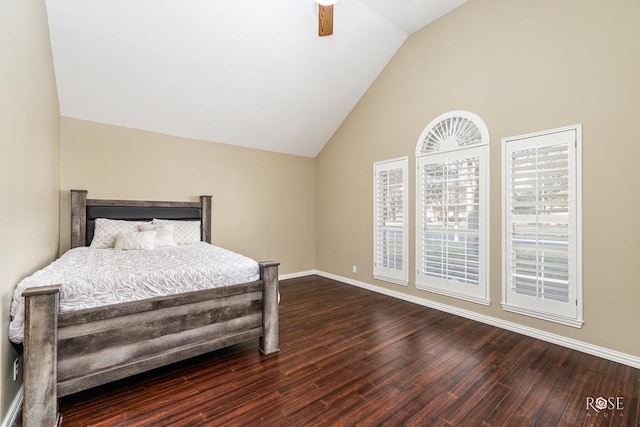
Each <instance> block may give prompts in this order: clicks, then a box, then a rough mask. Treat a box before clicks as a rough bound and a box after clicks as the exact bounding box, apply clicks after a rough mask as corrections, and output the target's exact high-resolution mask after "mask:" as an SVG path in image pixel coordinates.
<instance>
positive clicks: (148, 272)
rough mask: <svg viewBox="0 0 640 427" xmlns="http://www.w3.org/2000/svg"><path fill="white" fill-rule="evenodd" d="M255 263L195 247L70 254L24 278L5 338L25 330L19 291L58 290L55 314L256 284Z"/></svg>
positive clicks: (78, 250)
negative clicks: (57, 309) (51, 288)
mask: <svg viewBox="0 0 640 427" xmlns="http://www.w3.org/2000/svg"><path fill="white" fill-rule="evenodd" d="M258 278H259V269H258V263H257V262H256V261H254V260H252V259H251V258H247V257H245V256H243V255H239V254H237V253H234V252H231V251H229V250H226V249H223V248H219V247H217V246H213V245H210V244H208V243H204V242H200V243H197V244H194V245H185V246H176V247H168V248H161V249H155V250H131V251H122V250H115V249H89V248H86V247H82V248H75V249H71V250H69V251H68V252H66V253H65V254H64V255H63V256H61V257H60V258H59V259H57V260H56V261H54V262H53V263H51V264H49V265H48V266H47V267H45V268H43V269H42V270H38V271H37V272H35V273H34V274H33V275H31V276H29V277H27V278H25V279H23V280H22V281H21V282H20V283H19V284H18V286H17V287H16V289H15V291H14V294H13V301H12V303H11V315H12V321H11V323H10V325H9V338H10V339H11V341H13V342H16V343H20V342H22V340H23V330H24V298H22V291H24V290H25V289H26V288H28V287H32V286H49V285H61V289H60V308H59V312H60V313H65V312H68V311H73V310H78V309H83V308H91V307H99V306H105V305H109V304H116V303H122V302H127V301H137V300H142V299H146V298H153V297H158V296H165V295H173V294H179V293H183V292H190V291H198V290H202V289H208V288H214V287H221V286H228V285H235V284H239V283H245V282H251V281H254V280H258Z"/></svg>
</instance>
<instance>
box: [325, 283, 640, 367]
mask: <svg viewBox="0 0 640 427" xmlns="http://www.w3.org/2000/svg"><path fill="white" fill-rule="evenodd" d="M313 274H317V275H318V276H322V277H326V278H328V279H333V280H337V281H339V282H343V283H346V284H348V285H353V286H357V287H360V288H364V289H368V290H370V291H373V292H378V293H380V294H384V295H388V296H390V297H393V298H398V299H401V300H404V301H408V302H412V303H414V304H419V305H422V306H425V307H429V308H433V309H436V310H440V311H444V312H446V313H450V314H454V315H456V316H461V317H465V318H467V319H471V320H475V321H477V322H481V323H486V324H487V325H491V326H496V327H498V328H502V329H506V330H508V331H512V332H516V333H519V334H522V335H526V336H528V337H532V338H537V339H539V340H542V341H546V342H550V343H552V344H558V345H560V346H563V347H567V348H570V349H573V350H577V351H580V352H583V353H587V354H591V355H592V356H597V357H602V358H603V359H607V360H611V361H613V362H618V363H622V364H623V365H627V366H631V367H633V368H636V369H640V357H638V356H633V355H631V354H626V353H622V352H619V351H616V350H611V349H608V348H605V347H600V346H597V345H594V344H589V343H586V342H584V341H578V340H575V339H573V338H567V337H564V336H562V335H557V334H552V333H550V332H546V331H542V330H540V329H535V328H531V327H529V326H524V325H521V324H519V323H514V322H509V321H507V320H503V319H498V318H497V317H492V316H487V315H484V314H480V313H476V312H474V311H470V310H465V309H462V308H458V307H454V306H451V305H448V304H442V303H439V302H435V301H431V300H429V299H426V298H421V297H417V296H414V295H409V294H405V293H404V292H398V291H394V290H391V289H387V288H383V287H380V286H376V285H372V284H370V283H365V282H361V281H359V280H354V279H349V278H348V277H342V276H338V275H336V274H331V273H327V272H324V271H314V272H313Z"/></svg>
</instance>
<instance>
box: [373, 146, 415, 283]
mask: <svg viewBox="0 0 640 427" xmlns="http://www.w3.org/2000/svg"><path fill="white" fill-rule="evenodd" d="M407 173H408V158H406V157H404V158H402V159H395V160H389V161H384V162H378V163H375V164H374V179H373V187H374V206H373V227H374V230H373V233H374V245H373V251H374V254H373V256H374V267H373V275H374V277H375V278H376V279H379V280H385V281H390V282H393V283H398V284H402V285H406V284H407V283H408V272H409V268H408V265H407V252H408V245H407V228H408V218H407V209H408V189H407Z"/></svg>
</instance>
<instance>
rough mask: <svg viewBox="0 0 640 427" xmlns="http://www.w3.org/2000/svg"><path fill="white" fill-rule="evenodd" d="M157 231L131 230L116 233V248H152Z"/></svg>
mask: <svg viewBox="0 0 640 427" xmlns="http://www.w3.org/2000/svg"><path fill="white" fill-rule="evenodd" d="M157 234H158V232H157V231H132V232H130V233H118V235H117V236H116V244H115V248H116V249H123V250H130V249H144V250H152V249H153V248H154V247H155V241H156V235H157Z"/></svg>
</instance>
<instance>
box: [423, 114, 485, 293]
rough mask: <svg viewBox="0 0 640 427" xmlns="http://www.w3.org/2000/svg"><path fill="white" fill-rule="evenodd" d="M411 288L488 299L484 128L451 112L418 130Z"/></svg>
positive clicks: (476, 119)
mask: <svg viewBox="0 0 640 427" xmlns="http://www.w3.org/2000/svg"><path fill="white" fill-rule="evenodd" d="M416 156H417V167H418V172H417V205H418V206H417V209H418V215H417V226H416V230H417V236H416V257H417V259H416V287H417V288H418V289H422V290H426V291H430V292H436V293H440V294H444V295H447V296H452V297H456V298H461V299H465V300H468V301H473V302H477V303H480V304H485V305H488V304H489V280H488V278H489V265H488V260H489V235H488V227H489V210H488V206H489V188H488V177H489V175H488V174H489V133H488V131H487V128H486V126H485V125H484V122H483V121H482V120H481V119H480V118H479V117H478V116H476V115H475V114H472V113H469V112H466V111H452V112H450V113H446V114H443V115H441V116H439V117H437V118H436V119H434V120H433V121H432V122H431V123H429V125H427V127H426V128H425V130H424V131H423V132H422V134H421V135H420V138H419V139H418V144H417V147H416Z"/></svg>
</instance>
